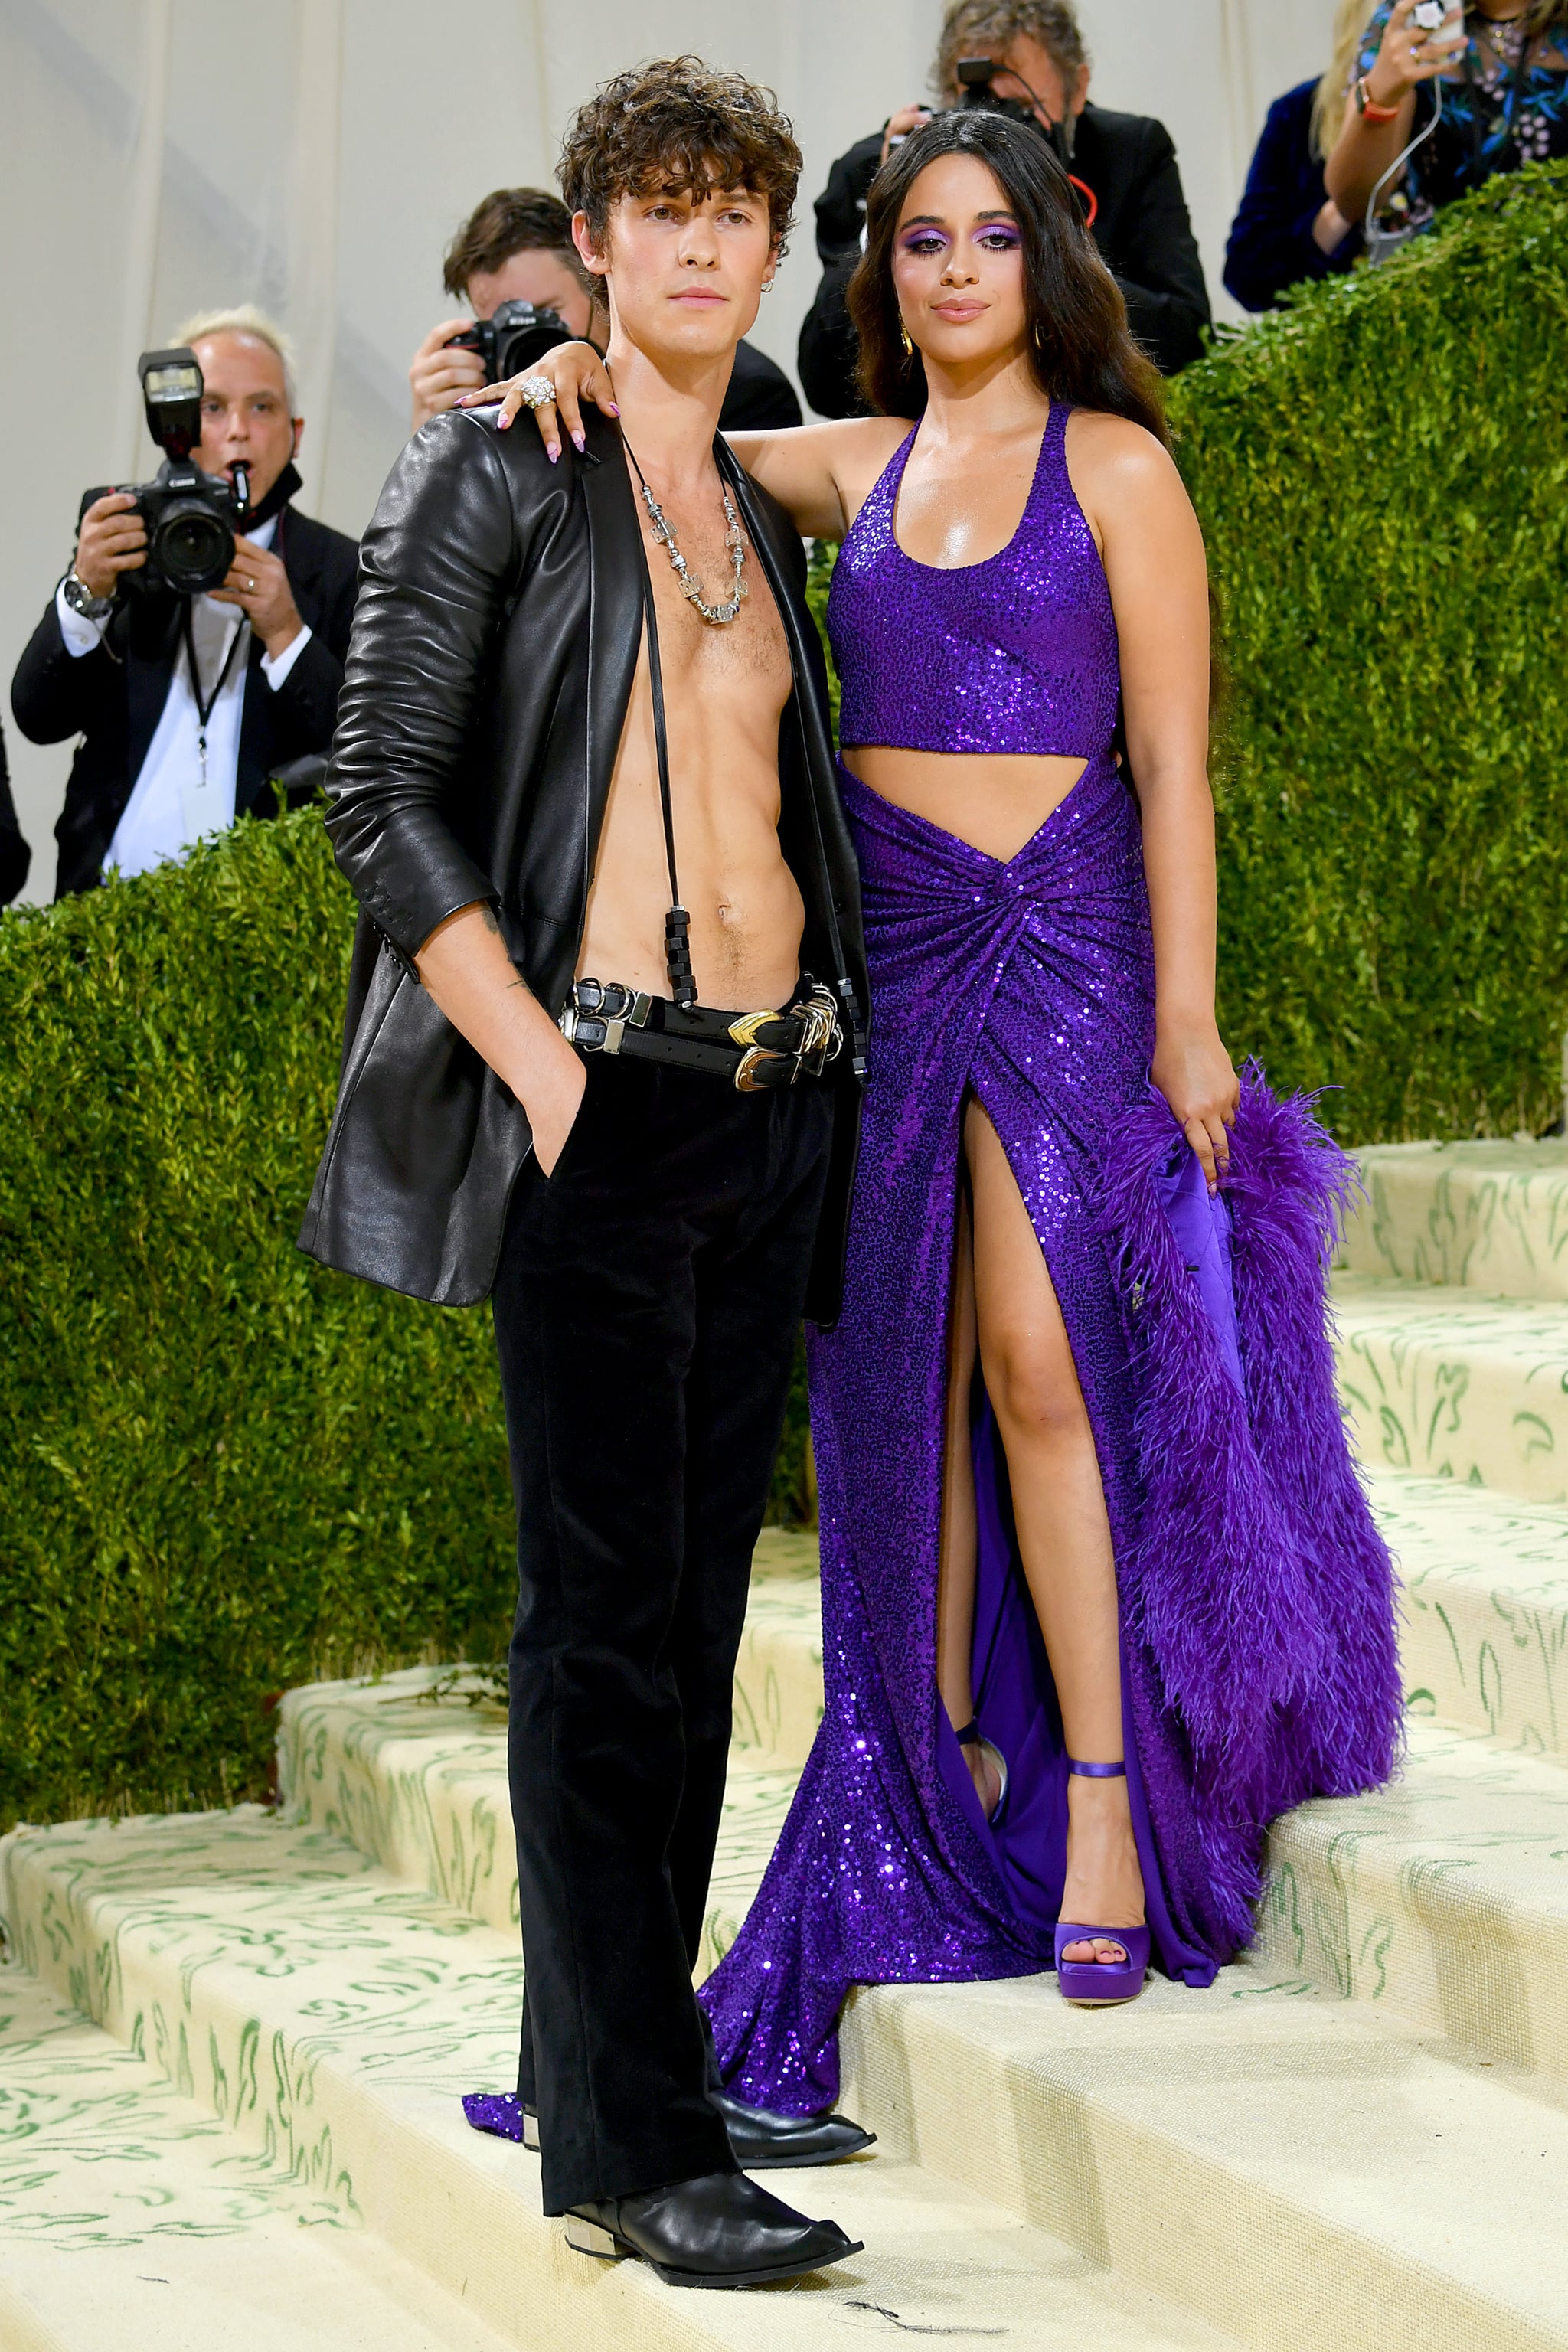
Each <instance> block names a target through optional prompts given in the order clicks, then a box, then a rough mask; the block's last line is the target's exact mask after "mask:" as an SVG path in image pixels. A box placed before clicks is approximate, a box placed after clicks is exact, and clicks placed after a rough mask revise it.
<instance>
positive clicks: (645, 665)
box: [301, 58, 868, 2286]
mask: <svg viewBox="0 0 1568 2352" xmlns="http://www.w3.org/2000/svg"><path fill="white" fill-rule="evenodd" d="M799 168H800V154H799V151H798V149H797V148H796V146H795V141H794V138H793V136H792V134H791V131H790V127H789V125H788V123H787V122H786V121H784V118H783V117H782V116H781V115H780V113H779V112H778V110H777V107H776V104H775V102H774V101H773V99H772V97H771V96H770V94H769V93H768V92H766V91H765V90H761V89H756V88H754V87H753V86H752V85H751V84H750V83H748V82H746V81H744V80H742V78H741V77H740V76H739V75H735V74H721V73H715V72H712V71H710V70H709V68H706V67H704V66H703V65H701V64H700V62H699V61H698V60H697V59H696V58H676V59H674V60H672V61H667V62H664V63H659V64H655V65H650V66H644V67H639V68H637V69H636V70H635V71H632V72H629V73H624V74H620V75H617V76H616V78H615V79H614V80H612V81H611V82H609V83H607V84H606V85H605V88H604V89H601V90H600V91H599V92H598V93H597V95H596V96H595V98H593V99H591V100H589V101H588V103H587V104H586V105H584V107H583V108H582V109H581V110H580V112H579V113H578V115H577V117H576V120H575V121H574V124H573V126H572V128H571V130H570V131H569V132H568V134H567V138H566V142H565V149H564V154H563V165H562V174H561V176H562V183H563V190H564V193H565V196H566V200H567V203H568V204H569V205H570V206H571V207H572V211H573V214H574V220H573V236H574V240H575V245H576V249H577V252H578V253H579V255H580V256H581V257H582V259H583V262H584V266H585V268H587V269H588V270H589V271H590V272H591V273H592V274H593V275H594V277H595V278H597V279H598V280H599V281H600V282H601V284H602V285H603V287H604V289H605V300H606V307H607V310H608V313H609V319H610V333H609V346H608V366H609V370H610V373H611V376H612V378H613V382H614V385H615V393H616V402H617V403H618V421H611V420H609V419H607V418H605V417H603V416H599V415H594V416H593V417H591V418H590V420H589V421H588V423H587V425H586V426H585V428H584V431H583V432H581V433H579V434H576V435H574V436H573V440H574V443H575V446H573V442H572V441H568V442H565V443H564V445H563V436H562V435H561V433H560V430H559V425H558V422H557V421H555V420H554V419H553V418H552V419H549V420H547V421H548V422H550V423H551V425H552V430H551V433H550V436H549V439H548V446H547V445H546V443H545V442H544V441H542V438H541V436H540V435H539V434H537V433H536V432H534V431H532V430H531V429H530V430H528V431H526V432H522V433H512V432H506V431H503V430H500V429H499V425H498V411H497V409H496V408H495V407H494V405H491V406H489V407H488V408H487V407H484V406H482V405H480V406H472V407H462V406H458V407H456V408H453V409H451V410H448V411H447V412H446V413H445V414H443V415H437V416H435V417H433V418H432V419H431V420H430V421H429V422H428V423H427V424H426V425H424V426H423V427H422V428H421V429H420V431H419V432H418V433H416V435H415V436H414V438H413V440H412V441H411V442H410V443H409V445H408V447H407V448H406V449H405V452H404V454H403V456H402V457H400V458H399V460H398V462H397V464H396V466H395V467H394V469H393V472H392V476H391V478H390V479H389V481H388V483H387V487H386V489H385V491H384V494H383V497H382V499H381V503H380V505H379V507H378V508H377V509H376V513H375V517H374V520H373V522H372V524H371V527H370V530H369V532H368V534H367V535H366V538H365V541H364V548H363V589H362V595H361V603H360V607H359V618H358V621H357V623H356V626H355V630H354V635H353V644H352V646H351V648H350V653H349V660H348V672H347V679H346V683H345V687H344V691H343V697H342V709H341V716H340V723H339V730H338V735H337V740H336V743H335V746H334V751H333V758H332V763H331V773H330V777H329V782H328V792H329V797H330V801H331V807H330V811H329V814H328V819H327V822H328V824H329V827H330V829H331V835H332V840H333V845H334V847H335V850H336V853H337V856H338V860H339V863H340V865H341V866H342V868H343V871H344V873H345V874H346V875H347V877H348V878H349V880H350V882H351V883H352V884H353V887H354V889H355V891H356V892H357V893H358V896H359V898H360V900H361V904H362V908H363V913H362V917H361V922H360V929H359V935H358V940H357V943H356V950H355V955H354V961H353V972H352V977H351V997H350V1006H349V1018H348V1023H347V1031H346V1034H347V1037H348V1045H347V1050H346V1054H345V1059H344V1066H343V1076H342V1087H341V1090H340V1096H339V1101H338V1107H337V1110H336V1112H335V1114H334V1117H333V1120H332V1127H331V1134H330V1136H329V1138H328V1142H327V1148H326V1153H325V1157H324V1158H323V1160H322V1163H321V1171H320V1174H319V1175H318V1178H317V1181H316V1187H315V1192H314V1194H313V1196H312V1200H311V1204H310V1212H309V1214H308V1217H307V1222H306V1227H305V1231H304V1233H303V1234H302V1235H301V1243H302V1246H304V1247H305V1248H306V1249H308V1250H310V1252H311V1253H312V1254H313V1255H316V1256H317V1257H319V1258H321V1259H323V1260H324V1261H325V1262H326V1263H327V1264H329V1265H335V1266H339V1267H341V1268H342V1269H344V1270H345V1271H347V1272H350V1273H353V1274H358V1275H361V1276H365V1277H367V1278H369V1279H371V1280H373V1281H376V1282H381V1283H384V1284H385V1285H388V1286H391V1287H393V1288H395V1289H400V1290H405V1291H408V1292H411V1293H413V1294H414V1295H415V1296H416V1297H423V1298H427V1299H433V1300H436V1301H437V1302H440V1303H443V1304H453V1305H456V1304H461V1303H464V1302H468V1301H472V1300H475V1299H478V1298H480V1297H484V1296H485V1295H486V1294H490V1295H491V1296H492V1297H493V1304H494V1315H495V1326H496V1338H497V1343H498V1349H499V1352H500V1370H501V1383H502V1389H503V1391H504V1395H505V1399H506V1407H507V1421H508V1432H509V1437H510V1451H511V1467H512V1479H513V1485H514V1488H515V1491H516V1496H517V1506H518V1573H519V1606H518V1612H517V1620H516V1627H515V1631H514V1633H513V1636H512V1643H511V1651H510V1739H509V1748H510V1775H511V1790H512V1811H513V1816H514V1821H515V1825H516V1832H517V1850H518V1883H519V1894H520V1900H521V1922H522V1939H523V1952H524V1960H525V1964H526V1969H527V1979H528V1996H527V2006H526V2011H525V2016H524V2022H523V2048H522V2057H521V2071H520V2077H519V2083H518V2089H517V2092H516V2093H515V2094H512V2093H506V2094H504V2095H475V2096H473V2097H472V2098H471V2099H469V2100H468V2101H467V2102H466V2103H465V2104H466V2105H467V2107H468V2115H469V2120H470V2121H471V2122H473V2123H474V2124H475V2125H476V2126H478V2127H479V2129H482V2130H490V2131H495V2132H498V2133H500V2134H501V2135H502V2136H504V2137H511V2138H517V2139H521V2140H523V2141H524V2143H525V2144H531V2145H534V2146H537V2147H539V2149H540V2152H541V2158H542V2196H543V2206H544V2210H545V2211H546V2213H564V2214H565V2215H566V2217H567V2236H568V2239H569V2241H570V2242H571V2243H572V2244H573V2245H574V2246H575V2247H577V2248H578V2249H579V2250H580V2251H582V2252H593V2253H598V2254H604V2255H608V2256H616V2255H626V2254H631V2255H637V2256H639V2257H640V2258H642V2259H643V2260H645V2261H647V2262H649V2263H652V2264H653V2265H654V2266H655V2268H656V2269H657V2270H658V2273H659V2274H660V2276H661V2277H663V2278H665V2279H666V2280H668V2281H670V2282H671V2283H673V2284H687V2285H693V2286H750V2285H754V2284H762V2283H763V2282H765V2281H768V2280H773V2279H780V2278H789V2277H795V2276H797V2275H799V2274H801V2273H805V2272H808V2271H813V2270H817V2269H820V2268H821V2267H822V2266H823V2265H824V2264H825V2263H833V2262H837V2261H839V2260H841V2259H842V2258H843V2257H844V2256H845V2255H846V2254H847V2253H850V2252H858V2248H857V2247H854V2246H852V2245H851V2242H850V2241H849V2240H848V2239H847V2237H846V2236H845V2234H844V2232H843V2231H841V2230H839V2229H838V2228H837V2224H836V2223H834V2222H831V2221H807V2220H805V2218H804V2217H803V2216H802V2215H800V2214H799V2213H796V2212H794V2211H792V2210H791V2209H790V2208H789V2207H788V2206H786V2205H784V2204H783V2203H781V2202H780V2201H779V2200H777V2199H775V2198H773V2197H770V2196H769V2195H768V2194H767V2192H766V2191H765V2190H764V2189H762V2188H760V2187H759V2186H758V2185H757V2184H756V2183H755V2182H754V2181H752V2180H751V2179H748V2178H747V2173H746V2171H742V2165H744V2166H745V2167H746V2168H747V2171H755V2170H757V2169H758V2168H763V2167H768V2166H783V2165H801V2164H820V2163H823V2162H829V2161H832V2160H833V2159H834V2158H837V2157H838V2156H841V2155H847V2154H849V2153H851V2152H853V2151H854V2150H856V2149H858V2148H861V2147H865V2146H866V2145H867V2144H868V2135H867V2134H866V2133H865V2132H863V2131H861V2130H859V2128H858V2126H855V2125H853V2124H851V2123H849V2122H847V2120H846V2119H845V2118H843V2117H840V2116H833V2115H831V2114H826V2115H819V2116H806V2117H788V2116H771V2115H767V2114H764V2113H760V2112H758V2111H756V2110H753V2109H748V2108H745V2107H743V2106H741V2105H737V2104H736V2103H735V2102H734V2101H732V2100H730V2099H728V2098H726V2097H725V2096H724V2095H723V2093H722V2089H721V2084H720V2083H719V2079H718V2075H717V2070H716V2068H715V2066H714V2064H713V2060H712V2053H711V2044H710V2042H709V2041H708V2039H707V2037H706V2031H705V2026H704V2023H703V2021H702V2019H701V2017H700V2011H699V2009H698V2005H697V2001H696V1999H695V1996H694V1993H693V1990H692V1982H691V1972H692V1969H693V1967H694V1966H695V1964H696V1961H697V1958H698V1950H699V1945H700V1937H701V1932H702V1925H703V1918H704V1913H705V1909H706V1905H707V1896H708V1883H709V1876H710V1869H711V1865H712V1859H713V1852H714V1845H715V1841H716V1838H717V1833H718V1825H719V1816H720V1809H721V1801H722V1797H723V1790H724V1779H725V1768H726V1759H727V1755H728V1748H729V1740H730V1727H731V1683H732V1675H733V1667H734V1660H735V1654H736V1651H737V1648H738V1646H739V1642H740V1635H741V1631H742V1622H743V1619H744V1615H745V1608H746V1599H747V1589H748V1580H749V1575H750V1567H751V1556H752V1548H753V1545H754V1543H755V1540H756V1537H757V1534H758V1531H759V1528H760V1527H761V1523H762V1518H763V1508H764V1505H765V1502H766V1497H767V1492H768V1486H769V1480H770V1475H771V1470H772V1462H773V1451H774V1448H775V1446H776V1444H777V1441H778V1435H779V1430H780V1426H781V1423H782V1419H783V1413H784V1402H785V1398H786V1394H787V1391H788V1386H789V1379H790V1370H791V1363H792V1358H793V1351H794V1345H795V1332H796V1330H797V1328H798V1327H799V1323H800V1318H801V1315H802V1312H803V1310H804V1311H805V1312H808V1313H810V1314H811V1315H812V1316H813V1317H814V1318H816V1319H817V1320H819V1321H826V1322H831V1321H832V1320H834V1319H835V1318H836V1317H837V1311H838V1302H839V1295H840V1289H841V1285H842V1278H843V1252H844V1234H845V1226H846V1221H847V1208H848V1193H849V1182H850V1177H851V1173H852V1170H853V1165H854V1154H855V1149H856V1138H857V1133H858V1118H859V1077H860V1070H861V1067H862V1059H861V1048H862V1038H861V1033H862V1026H863V1018H864V1015H863V1007H864V1005H865V1003H866V977H865V957H864V949H863V945H862V941H861V936H860V920H859V898H858V881H857V877H856V871H855V861H854V855H853V851H852V849H851V846H850V842H849V836H848V831H847V825H846V824H845V820H844V815H843V811H842V809H841V807H840V804H839V802H838V797H837V789H836V784H835V780H834V772H833V760H832V750H831V736H830V732H829V727H828V716H827V698H826V677H825V673H824V667H823V660H822V654H821V649H820V646H819V643H818V640H817V637H816V630H815V628H814V627H813V625H812V621H811V616H810V614H809V612H808V610H807V607H806V604H805V593H804V589H805V562H804V557H803V554H802V550H801V543H800V540H799V538H798V536H797V534H796V533H795V530H794V529H793V527H792V526H791V524H790V522H789V520H788V519H787V517H786V516H785V515H784V511H783V509H781V508H779V507H777V506H776V505H774V503H773V500H772V499H769V498H768V497H767V496H766V494H765V493H763V491H761V490H760V489H759V488H757V487H756V485H755V484H754V483H753V482H752V481H751V479H750V478H748V477H747V476H746V475H745V474H744V473H743V472H742V470H741V469H740V467H738V466H737V465H736V463H735V461H734V459H733V457H731V455H730V453H729V452H728V450H727V449H726V447H725V446H724V444H723V442H722V441H721V439H720V438H719V436H718V435H717V432H716V426H717V421H718V417H719V412H720V408H721V404H722V402H723V399H724V394H725V390H726V387H727V384H728V382H729V378H730V373H731V364H732V361H733V356H734V352H735V347H736V344H737V342H738V341H739V339H740V337H741V335H742V331H744V330H745V329H746V328H748V327H750V326H751V324H752V320H753V319H754V318H755V316H756V312H757V307H758V300H759V298H760V296H761V294H762V292H763V289H765V287H766V286H767V285H768V283H769V282H770V280H771V279H772V277H773V272H774V270H775V269H776V268H777V266H778V260H779V257H780V254H781V253H782V251H783V248H784V236H785V234H786V231H787V229H788V226H789V218H790V207H791V204H792V202H793V199H794V195H795V182H796V176H797V173H798V172H799ZM542 389H543V391H544V392H546V393H548V391H549V385H548V383H547V382H546V383H543V386H542ZM721 1008H722V1009H721Z"/></svg>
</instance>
